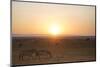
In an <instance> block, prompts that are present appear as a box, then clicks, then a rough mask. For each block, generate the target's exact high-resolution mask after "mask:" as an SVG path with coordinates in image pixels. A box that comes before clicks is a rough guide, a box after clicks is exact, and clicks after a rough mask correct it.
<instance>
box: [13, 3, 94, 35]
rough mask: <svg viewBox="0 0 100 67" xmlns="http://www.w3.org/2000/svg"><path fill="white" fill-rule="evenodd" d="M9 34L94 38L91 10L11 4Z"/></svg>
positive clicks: (50, 5) (33, 4)
mask: <svg viewBox="0 0 100 67" xmlns="http://www.w3.org/2000/svg"><path fill="white" fill-rule="evenodd" d="M12 34H13V35H14V34H16V35H21V34H23V35H29V34H33V35H35V34H37V35H38V34H39V35H58V36H59V35H61V36H64V35H80V36H95V7H93V6H92V7H90V6H75V5H58V4H43V3H27V2H12Z"/></svg>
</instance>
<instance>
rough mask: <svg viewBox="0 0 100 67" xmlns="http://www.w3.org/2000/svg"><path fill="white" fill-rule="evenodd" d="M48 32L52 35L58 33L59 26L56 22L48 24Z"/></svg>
mask: <svg viewBox="0 0 100 67" xmlns="http://www.w3.org/2000/svg"><path fill="white" fill-rule="evenodd" d="M49 32H50V34H52V35H59V34H60V32H61V31H60V27H59V26H58V24H53V25H51V26H50V29H49Z"/></svg>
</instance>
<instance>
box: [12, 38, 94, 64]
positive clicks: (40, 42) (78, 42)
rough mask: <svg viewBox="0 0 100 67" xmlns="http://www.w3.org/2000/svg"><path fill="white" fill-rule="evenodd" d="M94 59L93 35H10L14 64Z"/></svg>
mask: <svg viewBox="0 0 100 67" xmlns="http://www.w3.org/2000/svg"><path fill="white" fill-rule="evenodd" d="M95 60H96V40H95V37H89V36H79V37H54V38H53V37H12V63H13V64H15V65H26V64H45V63H60V62H61V63H62V62H77V61H95Z"/></svg>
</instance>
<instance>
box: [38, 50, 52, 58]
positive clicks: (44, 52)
mask: <svg viewBox="0 0 100 67" xmlns="http://www.w3.org/2000/svg"><path fill="white" fill-rule="evenodd" d="M38 58H39V59H50V58H52V54H51V52H49V51H47V50H39V51H38Z"/></svg>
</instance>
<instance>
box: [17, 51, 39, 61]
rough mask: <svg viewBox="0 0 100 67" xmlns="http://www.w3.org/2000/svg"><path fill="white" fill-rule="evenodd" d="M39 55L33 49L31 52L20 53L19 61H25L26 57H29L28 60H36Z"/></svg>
mask: <svg viewBox="0 0 100 67" xmlns="http://www.w3.org/2000/svg"><path fill="white" fill-rule="evenodd" d="M37 55H38V54H37V50H35V49H31V50H23V51H21V52H20V53H19V60H24V59H25V58H24V57H26V56H27V57H28V58H31V59H34V57H36V56H37ZM33 56H34V57H33Z"/></svg>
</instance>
